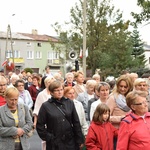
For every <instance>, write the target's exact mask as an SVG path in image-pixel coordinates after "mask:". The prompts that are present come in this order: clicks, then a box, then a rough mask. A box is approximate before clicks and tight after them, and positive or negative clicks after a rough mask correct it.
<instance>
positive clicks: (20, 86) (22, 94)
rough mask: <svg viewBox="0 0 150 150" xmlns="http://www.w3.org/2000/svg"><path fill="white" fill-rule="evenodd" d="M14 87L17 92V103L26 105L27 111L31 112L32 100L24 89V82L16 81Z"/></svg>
mask: <svg viewBox="0 0 150 150" xmlns="http://www.w3.org/2000/svg"><path fill="white" fill-rule="evenodd" d="M15 87H16V88H17V90H18V91H19V99H18V102H19V103H21V104H25V105H27V106H28V108H29V110H31V108H32V106H33V101H32V98H31V95H30V93H29V91H28V90H25V89H24V81H23V80H21V79H20V80H17V81H16V82H15Z"/></svg>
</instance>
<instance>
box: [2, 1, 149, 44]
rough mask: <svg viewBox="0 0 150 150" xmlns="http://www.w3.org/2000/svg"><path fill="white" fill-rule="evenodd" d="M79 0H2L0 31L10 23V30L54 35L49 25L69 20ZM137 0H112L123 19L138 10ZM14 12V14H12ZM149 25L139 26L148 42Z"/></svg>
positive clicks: (5, 29) (142, 36) (143, 37)
mask: <svg viewBox="0 0 150 150" xmlns="http://www.w3.org/2000/svg"><path fill="white" fill-rule="evenodd" d="M78 1H79V0H4V1H3V3H2V4H1V9H0V18H1V19H0V31H7V25H8V24H10V25H11V30H12V32H26V33H31V31H32V29H37V30H38V34H48V35H56V33H55V32H54V30H53V29H52V27H51V24H54V23H55V22H59V23H62V24H63V23H64V22H65V21H67V20H69V16H70V9H71V7H72V6H74V4H75V2H78ZM136 1H137V0H114V5H115V6H116V8H119V9H120V10H122V11H123V16H124V18H125V19H131V17H130V12H131V11H138V10H139V9H138V7H137V6H136ZM13 14H15V15H14V16H12V15H13ZM149 28H150V26H144V27H140V28H139V29H140V34H141V38H142V39H143V40H144V41H147V42H148V43H149V44H150V39H149V38H148V35H150V33H149V32H150V31H149Z"/></svg>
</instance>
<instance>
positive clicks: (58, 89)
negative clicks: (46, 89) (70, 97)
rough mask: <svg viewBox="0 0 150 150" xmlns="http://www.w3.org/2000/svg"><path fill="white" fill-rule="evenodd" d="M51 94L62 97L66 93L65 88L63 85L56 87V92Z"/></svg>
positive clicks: (58, 97) (57, 97)
mask: <svg viewBox="0 0 150 150" xmlns="http://www.w3.org/2000/svg"><path fill="white" fill-rule="evenodd" d="M51 94H52V96H53V97H54V98H56V99H61V98H62V97H63V95H64V89H63V87H62V86H61V87H59V88H56V89H55V90H54V92H52V93H51Z"/></svg>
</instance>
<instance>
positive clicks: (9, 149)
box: [0, 87, 33, 150]
mask: <svg viewBox="0 0 150 150" xmlns="http://www.w3.org/2000/svg"><path fill="white" fill-rule="evenodd" d="M18 97H19V91H18V90H17V89H16V88H15V87H10V88H7V89H6V91H5V100H6V104H5V105H4V106H1V107H0V150H29V149H30V145H29V142H28V135H27V134H28V132H29V131H30V130H31V129H32V125H33V123H32V119H31V116H30V114H29V109H28V107H27V106H26V105H22V104H19V103H18Z"/></svg>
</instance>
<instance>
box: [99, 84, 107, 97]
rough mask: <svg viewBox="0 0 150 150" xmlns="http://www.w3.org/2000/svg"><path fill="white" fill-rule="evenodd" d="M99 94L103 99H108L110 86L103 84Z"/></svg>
mask: <svg viewBox="0 0 150 150" xmlns="http://www.w3.org/2000/svg"><path fill="white" fill-rule="evenodd" d="M99 96H100V99H101V100H106V99H107V98H108V96H109V87H108V86H101V88H100V91H99Z"/></svg>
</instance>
